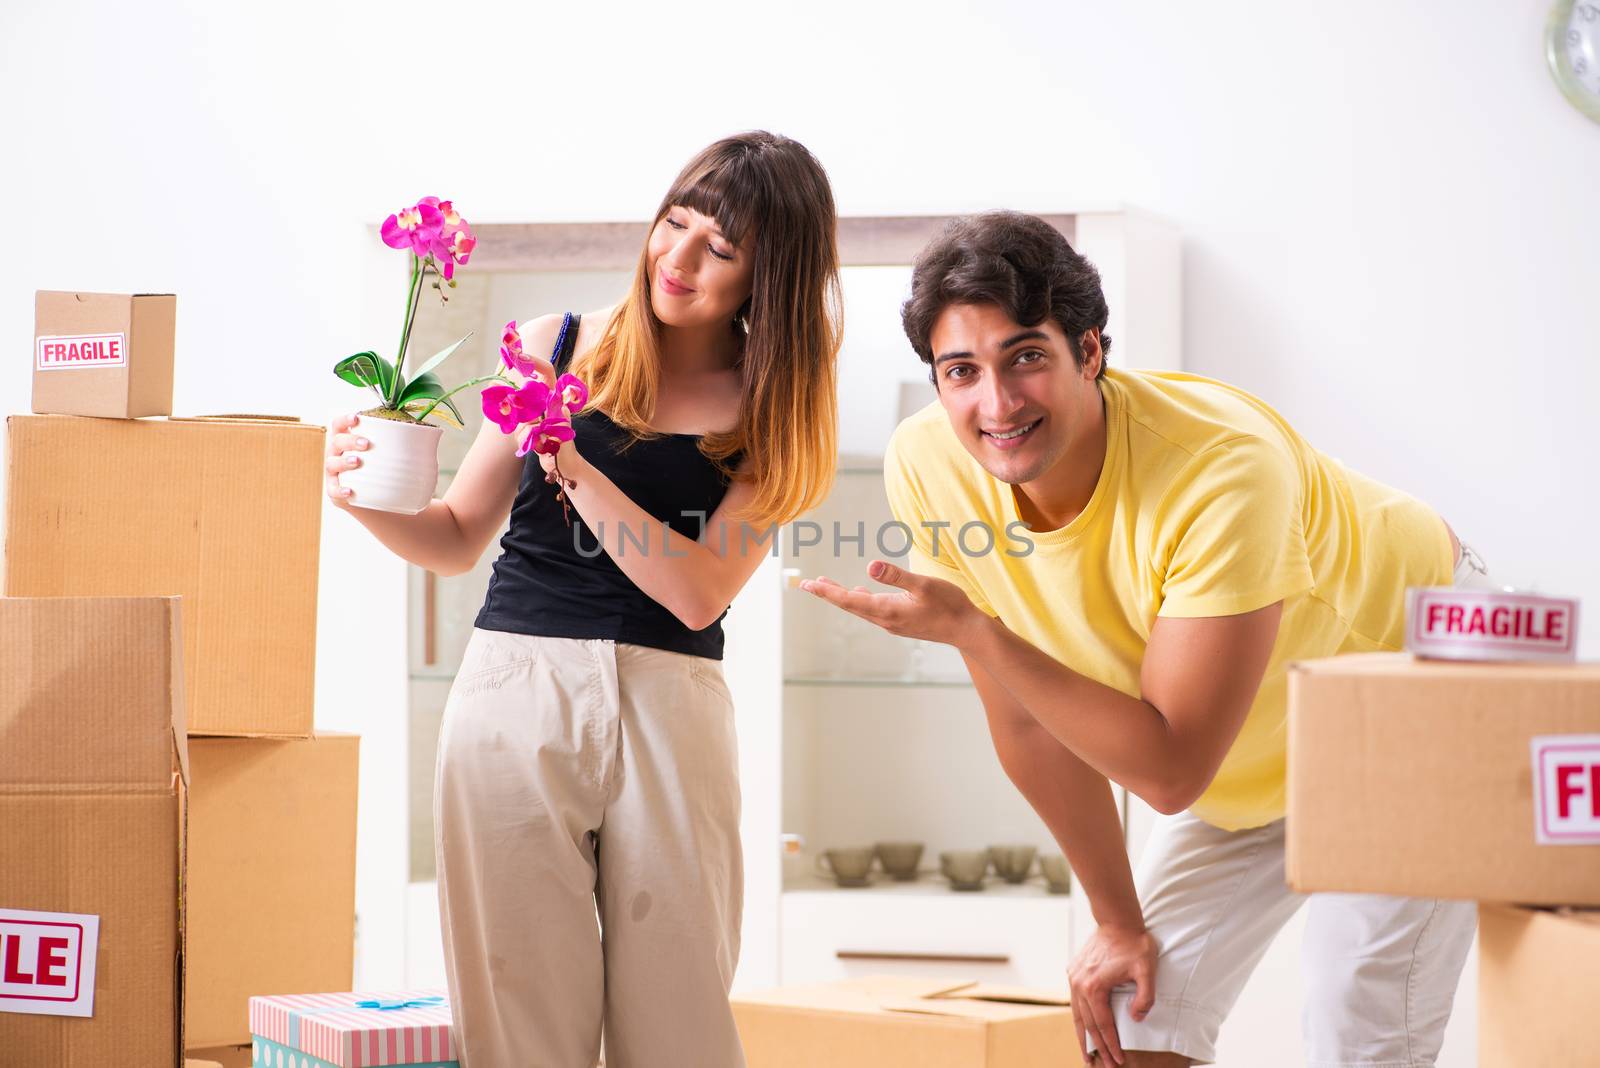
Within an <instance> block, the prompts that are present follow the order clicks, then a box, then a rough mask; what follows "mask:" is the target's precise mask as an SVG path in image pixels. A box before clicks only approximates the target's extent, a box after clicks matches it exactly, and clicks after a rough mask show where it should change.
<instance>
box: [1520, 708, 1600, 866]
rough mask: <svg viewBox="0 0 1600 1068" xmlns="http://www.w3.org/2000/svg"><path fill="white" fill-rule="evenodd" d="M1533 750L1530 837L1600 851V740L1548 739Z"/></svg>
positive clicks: (1579, 736)
mask: <svg viewBox="0 0 1600 1068" xmlns="http://www.w3.org/2000/svg"><path fill="white" fill-rule="evenodd" d="M1531 745H1532V747H1533V818H1534V837H1535V838H1536V839H1537V840H1538V842H1539V844H1540V845H1600V734H1546V735H1541V736H1538V737H1535V738H1534V739H1533V740H1532V742H1531Z"/></svg>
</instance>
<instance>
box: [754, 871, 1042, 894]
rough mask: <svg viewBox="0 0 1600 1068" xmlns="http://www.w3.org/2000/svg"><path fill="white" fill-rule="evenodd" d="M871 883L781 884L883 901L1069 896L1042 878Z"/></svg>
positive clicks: (926, 876) (929, 876) (876, 878)
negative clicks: (974, 885)
mask: <svg viewBox="0 0 1600 1068" xmlns="http://www.w3.org/2000/svg"><path fill="white" fill-rule="evenodd" d="M872 879H873V881H872V885H871V886H840V885H838V884H837V883H835V882H834V881H833V880H832V879H830V878H828V877H826V876H822V875H804V876H800V877H798V878H791V879H788V880H786V881H785V882H784V884H783V892H784V893H785V894H851V895H855V896H858V897H859V896H865V897H885V896H888V895H896V896H901V897H910V896H919V897H920V896H926V897H954V898H982V899H993V898H997V897H1009V898H1018V897H1021V898H1038V899H1040V900H1048V901H1061V902H1065V901H1067V899H1068V898H1069V897H1071V896H1072V895H1071V893H1070V892H1069V893H1066V894H1052V893H1051V892H1050V891H1049V889H1048V888H1047V887H1046V885H1045V881H1044V879H1043V877H1041V876H1038V875H1034V876H1030V877H1029V878H1027V879H1025V880H1023V881H1022V882H1020V883H1008V882H1006V881H1005V880H1004V879H1001V878H999V877H998V876H993V875H991V876H989V877H988V878H987V879H985V880H984V883H983V889H982V890H954V889H951V887H950V883H949V882H948V881H947V880H946V879H945V878H944V877H943V876H941V875H940V874H938V872H935V871H927V872H924V873H923V874H921V875H919V876H918V877H917V878H915V879H912V880H909V881H907V882H900V881H899V880H896V879H891V878H889V877H888V876H886V875H884V874H882V873H881V872H874V873H873V876H872Z"/></svg>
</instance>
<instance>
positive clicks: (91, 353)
mask: <svg viewBox="0 0 1600 1068" xmlns="http://www.w3.org/2000/svg"><path fill="white" fill-rule="evenodd" d="M33 356H34V359H33V366H34V367H35V368H37V369H38V370H40V371H66V370H71V369H73V368H77V367H124V366H126V365H127V363H128V338H127V335H126V334H72V335H64V336H61V337H38V338H34V341H33Z"/></svg>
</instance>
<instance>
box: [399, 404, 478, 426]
mask: <svg viewBox="0 0 1600 1068" xmlns="http://www.w3.org/2000/svg"><path fill="white" fill-rule="evenodd" d="M440 408H443V409H444V410H443V411H439V412H438V414H439V418H440V419H442V420H443V421H444V422H446V423H448V424H449V425H451V426H453V427H455V428H456V429H457V430H461V429H464V428H465V427H466V425H467V424H466V421H465V420H463V419H462V418H461V412H460V411H459V410H457V408H456V406H455V405H454V404H452V403H450V401H448V400H443V399H439V400H429V401H422V400H416V401H412V402H411V403H410V404H408V405H406V412H407V414H409V415H410V416H411V417H412V418H413V419H415V420H416V421H417V422H419V423H421V422H424V421H425V420H426V419H427V417H428V416H429V415H432V414H433V413H434V412H435V411H438V410H439V409H440Z"/></svg>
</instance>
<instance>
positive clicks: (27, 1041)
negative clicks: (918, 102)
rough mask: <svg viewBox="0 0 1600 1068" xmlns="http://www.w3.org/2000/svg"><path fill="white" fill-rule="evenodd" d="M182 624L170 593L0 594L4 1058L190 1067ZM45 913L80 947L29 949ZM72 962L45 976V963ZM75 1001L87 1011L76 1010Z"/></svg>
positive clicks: (42, 1067)
mask: <svg viewBox="0 0 1600 1068" xmlns="http://www.w3.org/2000/svg"><path fill="white" fill-rule="evenodd" d="M180 629H181V628H180V625H179V608H178V602H177V601H176V600H175V599H171V598H128V599H111V598H104V599H99V598H94V599H77V598H71V599H67V598H51V599H46V600H32V599H19V598H0V737H3V742H0V912H7V913H9V914H10V916H11V917H12V920H13V921H15V922H14V923H5V922H0V934H4V935H5V937H6V939H7V940H8V941H7V945H6V947H5V951H4V954H3V956H4V957H5V958H6V959H11V958H12V957H13V956H20V958H21V967H20V968H19V969H8V970H7V972H0V1063H4V1064H6V1065H13V1064H15V1065H27V1066H28V1068H102V1066H104V1065H108V1064H139V1065H168V1064H173V1063H175V1061H176V1060H177V1059H178V1058H179V1057H181V1055H182V1054H181V1051H182V1049H183V1035H182V1024H183V1019H182V1011H181V990H182V980H183V961H182V952H181V950H182V946H181V931H182V912H181V906H180V902H179V887H180V884H181V880H182V878H183V796H182V781H183V778H184V776H185V775H186V774H187V756H186V753H185V747H184V745H185V743H184V732H183V691H182V686H183V670H182V663H181V656H182V648H183V642H182V637H181V635H180V633H179V631H180ZM19 913H21V914H23V918H22V919H20V920H18V918H17V917H18V914H19ZM41 913H48V914H57V916H58V917H59V918H61V919H63V920H68V921H69V924H70V926H71V927H73V928H76V933H77V938H76V940H75V944H73V945H72V946H71V947H70V948H69V947H67V946H65V945H63V944H62V943H61V942H57V943H56V945H57V947H58V948H57V949H56V950H55V952H54V953H53V954H51V953H42V952H39V949H40V948H41V947H42V942H40V941H39V940H37V939H35V940H34V944H33V946H31V947H30V946H29V945H28V944H27V941H28V939H27V937H26V936H24V938H23V939H22V941H20V942H19V941H18V940H17V932H18V931H19V930H26V929H27V928H26V927H25V926H24V925H28V924H31V923H34V922H37V921H31V920H29V919H27V918H26V917H27V916H28V915H30V914H31V915H34V916H37V915H38V914H41ZM69 918H70V919H69ZM33 929H34V930H43V929H44V928H43V927H34V928H33ZM18 948H20V949H21V950H22V952H21V953H20V954H15V953H14V951H15V950H16V949H18ZM30 950H32V951H31V952H30ZM63 954H64V955H65V956H67V957H70V958H71V963H70V964H69V965H68V966H67V967H64V968H57V969H53V970H50V971H49V973H48V974H50V976H51V978H50V980H45V975H46V974H47V970H46V969H45V968H41V967H39V964H40V963H41V962H43V963H49V961H50V960H55V961H60V959H61V956H62V955H63ZM30 958H31V959H32V962H33V963H32V964H31V965H30V964H29V963H28V962H29V960H30ZM47 958H48V959H47ZM13 963H17V962H15V961H14V962H13ZM18 971H20V972H21V973H23V978H31V979H33V980H34V984H33V989H28V986H29V984H25V983H20V982H19V981H18V975H17V974H16V973H17V972H18ZM8 973H9V974H8ZM91 975H92V980H91ZM46 982H50V983H53V984H54V985H53V987H52V989H51V990H50V991H49V992H47V991H46V990H45V989H44V986H45V983H46ZM57 992H59V993H57ZM83 992H87V993H92V1004H88V1005H84V1004H81V1002H80V1003H77V1004H74V1003H75V1002H78V1000H79V999H78V995H79V994H80V993H83ZM84 1009H87V1010H88V1012H89V1014H88V1015H35V1014H34V1013H37V1012H40V1011H65V1010H71V1011H78V1012H81V1011H83V1010H84Z"/></svg>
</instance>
